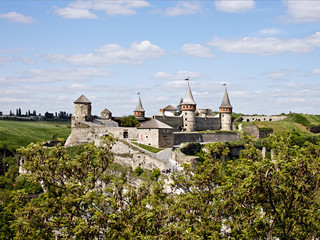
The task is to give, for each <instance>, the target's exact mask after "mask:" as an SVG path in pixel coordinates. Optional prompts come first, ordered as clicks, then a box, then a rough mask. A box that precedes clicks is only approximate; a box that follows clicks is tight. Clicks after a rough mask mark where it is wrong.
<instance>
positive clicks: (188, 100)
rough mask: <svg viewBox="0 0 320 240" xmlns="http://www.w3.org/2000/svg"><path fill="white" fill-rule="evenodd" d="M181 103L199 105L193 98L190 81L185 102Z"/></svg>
mask: <svg viewBox="0 0 320 240" xmlns="http://www.w3.org/2000/svg"><path fill="white" fill-rule="evenodd" d="M181 104H190V105H197V104H196V103H195V101H194V99H193V96H192V92H191V89H190V84H189V82H188V88H187V92H186V95H185V97H184V99H183V102H182V103H181Z"/></svg>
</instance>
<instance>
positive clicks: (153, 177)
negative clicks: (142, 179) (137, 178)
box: [150, 168, 161, 181]
mask: <svg viewBox="0 0 320 240" xmlns="http://www.w3.org/2000/svg"><path fill="white" fill-rule="evenodd" d="M160 174H161V172H160V170H159V169H158V168H154V169H152V173H151V176H150V180H152V181H158V179H159V177H160Z"/></svg>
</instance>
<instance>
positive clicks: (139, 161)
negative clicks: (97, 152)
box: [112, 141, 167, 170]
mask: <svg viewBox="0 0 320 240" xmlns="http://www.w3.org/2000/svg"><path fill="white" fill-rule="evenodd" d="M112 152H113V154H114V161H115V162H117V163H120V164H124V165H127V166H130V167H132V169H133V170H134V169H135V168H136V167H138V166H141V167H143V168H146V169H149V170H152V169H154V168H158V169H160V170H164V169H167V163H166V162H164V161H161V160H159V159H156V158H154V157H152V156H151V155H148V154H145V153H143V152H141V151H139V149H138V148H136V147H134V146H130V144H125V143H123V142H121V141H117V142H116V144H115V145H114V146H113V147H112Z"/></svg>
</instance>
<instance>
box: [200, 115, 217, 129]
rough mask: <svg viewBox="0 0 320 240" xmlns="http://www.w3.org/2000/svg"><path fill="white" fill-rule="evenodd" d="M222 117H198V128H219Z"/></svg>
mask: <svg viewBox="0 0 320 240" xmlns="http://www.w3.org/2000/svg"><path fill="white" fill-rule="evenodd" d="M219 129H220V119H219V118H216V117H196V130H197V131H206V130H219Z"/></svg>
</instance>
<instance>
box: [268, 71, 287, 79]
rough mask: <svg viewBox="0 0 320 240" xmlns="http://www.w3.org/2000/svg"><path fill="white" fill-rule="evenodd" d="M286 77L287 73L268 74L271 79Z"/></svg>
mask: <svg viewBox="0 0 320 240" xmlns="http://www.w3.org/2000/svg"><path fill="white" fill-rule="evenodd" d="M286 75H287V74H286V73H285V72H271V73H268V74H267V76H268V77H269V78H273V79H280V78H283V77H285V76H286Z"/></svg>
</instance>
